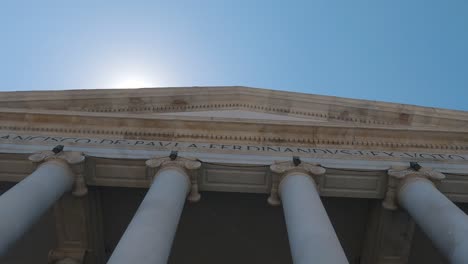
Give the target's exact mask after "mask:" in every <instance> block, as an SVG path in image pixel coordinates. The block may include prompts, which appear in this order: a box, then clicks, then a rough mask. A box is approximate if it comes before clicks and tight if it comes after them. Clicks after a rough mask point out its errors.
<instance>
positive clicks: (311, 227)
mask: <svg viewBox="0 0 468 264" xmlns="http://www.w3.org/2000/svg"><path fill="white" fill-rule="evenodd" d="M271 169H272V170H273V171H274V172H277V173H285V172H286V173H285V174H283V175H284V177H283V178H282V179H281V181H280V184H279V194H280V196H281V201H282V203H283V210H284V215H285V219H286V227H287V230H288V237H289V244H290V247H291V254H292V258H293V261H294V263H295V264H310V263H317V264H319V263H320V264H322V263H323V264H325V263H327V264H328V263H333V264H342V263H348V261H347V259H346V256H345V254H344V252H343V249H342V247H341V245H340V242H339V240H338V238H337V236H336V234H335V230H334V229H333V226H332V224H331V222H330V219H329V218H328V216H327V212H326V211H325V208H324V207H323V204H322V202H321V200H320V196H319V194H318V191H317V187H316V185H315V182H314V180H313V178H312V177H311V175H309V174H308V173H311V174H315V175H318V174H323V173H324V172H325V169H323V168H321V167H318V166H315V165H310V164H304V163H302V164H300V165H298V166H294V165H291V164H286V166H285V164H274V165H272V166H271Z"/></svg>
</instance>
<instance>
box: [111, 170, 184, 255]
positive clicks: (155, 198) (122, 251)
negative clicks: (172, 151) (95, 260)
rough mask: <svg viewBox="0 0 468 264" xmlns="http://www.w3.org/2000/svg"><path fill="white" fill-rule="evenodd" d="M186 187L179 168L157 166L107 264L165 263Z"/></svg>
mask: <svg viewBox="0 0 468 264" xmlns="http://www.w3.org/2000/svg"><path fill="white" fill-rule="evenodd" d="M189 189H190V178H189V177H188V175H187V174H186V172H185V171H184V170H183V169H180V168H178V167H175V166H169V167H165V168H162V169H160V170H159V172H158V174H157V175H156V177H155V180H154V182H153V184H152V185H151V187H150V189H149V190H148V192H147V194H146V196H145V198H144V199H143V202H142V203H141V205H140V207H139V208H138V210H137V212H136V214H135V216H134V217H133V219H132V221H131V223H130V224H129V226H128V227H127V229H126V231H125V233H124V234H123V236H122V238H121V239H120V241H119V243H118V245H117V247H116V248H115V250H114V253H113V254H112V256H111V258H110V259H109V261H108V263H109V264H129V263H138V264H165V263H166V262H167V259H168V257H169V254H170V251H171V246H172V241H173V239H174V236H175V233H176V229H177V224H178V222H179V218H180V215H181V213H182V209H183V207H184V203H185V198H186V196H187V194H188V191H189Z"/></svg>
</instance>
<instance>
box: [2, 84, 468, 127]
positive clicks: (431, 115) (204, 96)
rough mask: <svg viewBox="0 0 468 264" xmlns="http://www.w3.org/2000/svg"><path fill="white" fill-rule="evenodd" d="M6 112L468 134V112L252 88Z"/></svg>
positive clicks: (147, 94) (59, 98)
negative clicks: (316, 124)
mask: <svg viewBox="0 0 468 264" xmlns="http://www.w3.org/2000/svg"><path fill="white" fill-rule="evenodd" d="M0 108H3V109H8V110H9V111H11V110H12V109H13V110H14V109H22V110H33V111H39V110H45V111H54V112H62V113H63V111H66V112H87V113H89V112H92V113H103V114H106V116H108V115H109V114H111V115H115V116H121V115H126V114H132V115H133V118H138V117H141V118H149V117H152V118H157V117H166V118H167V117H171V116H174V117H177V118H184V117H197V118H226V119H233V118H235V119H246V120H249V119H261V120H270V121H275V120H276V121H278V122H279V121H299V122H301V121H302V122H308V121H313V122H320V123H322V124H333V125H340V124H341V125H346V126H360V127H374V126H377V127H382V126H384V127H391V128H394V127H415V128H430V129H433V128H437V129H447V128H454V129H457V130H463V131H464V130H468V113H467V112H463V111H453V110H446V109H435V108H428V107H419V106H413V105H402V104H394V103H385V102H375V101H367V100H356V99H346V98H338V97H332V96H320V95H313V94H301V93H293V92H283V91H272V90H266V89H256V88H247V87H191V88H146V89H122V90H117V89H101V90H69V91H40V92H3V93H1V94H0Z"/></svg>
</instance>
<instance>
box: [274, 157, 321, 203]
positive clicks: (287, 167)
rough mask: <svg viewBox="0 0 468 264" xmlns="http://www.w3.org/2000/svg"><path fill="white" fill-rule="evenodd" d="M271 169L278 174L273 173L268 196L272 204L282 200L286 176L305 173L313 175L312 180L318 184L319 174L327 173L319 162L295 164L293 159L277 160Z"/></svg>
mask: <svg viewBox="0 0 468 264" xmlns="http://www.w3.org/2000/svg"><path fill="white" fill-rule="evenodd" d="M270 170H271V171H272V172H274V174H276V176H273V175H272V184H271V192H270V196H269V197H268V203H269V204H270V205H274V206H276V205H279V204H281V201H280V195H281V194H280V192H279V189H280V185H281V182H282V181H283V180H284V178H285V177H287V176H288V175H291V174H292V173H294V172H298V173H303V174H306V175H308V176H310V177H311V179H312V181H313V182H314V183H315V184H316V185H317V186H318V179H317V176H321V175H323V174H325V171H326V169H325V168H323V167H321V166H320V165H319V164H317V163H305V162H301V163H300V164H297V165H295V164H294V163H293V162H292V161H285V162H276V163H273V164H272V165H270Z"/></svg>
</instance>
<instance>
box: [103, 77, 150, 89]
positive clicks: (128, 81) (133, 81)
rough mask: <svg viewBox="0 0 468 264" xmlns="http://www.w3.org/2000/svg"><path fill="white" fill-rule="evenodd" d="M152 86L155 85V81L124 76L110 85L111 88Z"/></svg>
mask: <svg viewBox="0 0 468 264" xmlns="http://www.w3.org/2000/svg"><path fill="white" fill-rule="evenodd" d="M154 86H156V85H155V83H153V82H150V81H148V80H147V79H145V78H142V77H126V78H122V79H121V80H119V81H116V82H115V84H114V85H112V88H120V89H123V88H145V87H154Z"/></svg>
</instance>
